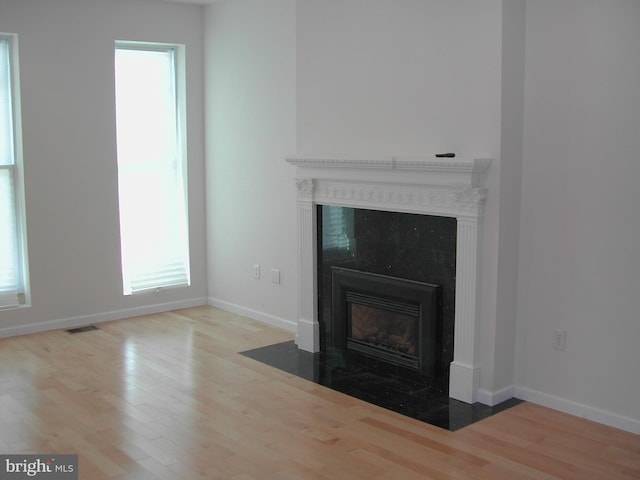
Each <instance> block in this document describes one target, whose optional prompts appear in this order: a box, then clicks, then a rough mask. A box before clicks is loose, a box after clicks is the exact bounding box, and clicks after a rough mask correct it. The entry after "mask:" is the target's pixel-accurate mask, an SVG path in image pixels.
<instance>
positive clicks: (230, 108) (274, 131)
mask: <svg viewBox="0 0 640 480" xmlns="http://www.w3.org/2000/svg"><path fill="white" fill-rule="evenodd" d="M205 12H206V14H205V20H204V21H205V29H206V41H205V44H206V55H205V57H206V59H205V64H206V85H207V108H206V110H207V118H206V119H207V128H206V139H207V143H206V151H207V222H208V223H207V236H208V276H209V297H210V298H209V300H210V303H212V304H214V305H218V306H221V307H223V308H226V309H229V310H232V311H236V312H239V313H242V314H245V315H248V316H250V317H253V318H259V319H261V320H264V321H267V322H270V323H273V324H276V325H279V326H281V327H284V328H288V329H293V328H295V320H296V316H297V314H296V311H297V310H296V309H297V288H298V287H297V278H298V274H297V262H296V258H297V257H296V255H297V242H296V210H295V198H296V196H295V185H294V181H293V179H294V177H295V169H294V168H293V167H291V166H290V165H288V164H287V163H285V161H284V158H285V156H286V155H287V154H290V153H293V152H295V88H296V83H295V1H294V0H272V1H269V2H265V1H264V0H233V1H227V2H219V3H216V4H214V5H213V6H210V7H207V8H206V9H205ZM254 264H259V265H260V267H261V277H260V279H259V280H256V279H254V278H253V271H252V270H253V265H254ZM273 268H275V269H279V270H280V272H281V283H280V284H274V283H272V281H271V269H273Z"/></svg>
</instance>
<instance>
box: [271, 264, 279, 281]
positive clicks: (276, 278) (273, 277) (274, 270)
mask: <svg viewBox="0 0 640 480" xmlns="http://www.w3.org/2000/svg"><path fill="white" fill-rule="evenodd" d="M271 281H272V282H273V283H280V270H278V269H277V268H272V269H271Z"/></svg>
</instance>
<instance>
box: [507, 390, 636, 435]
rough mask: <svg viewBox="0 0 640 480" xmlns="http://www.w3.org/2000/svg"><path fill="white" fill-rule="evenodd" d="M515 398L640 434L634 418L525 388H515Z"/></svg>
mask: <svg viewBox="0 0 640 480" xmlns="http://www.w3.org/2000/svg"><path fill="white" fill-rule="evenodd" d="M513 396H514V397H516V398H519V399H521V400H526V401H527V402H532V403H537V404H538V405H542V406H543V407H549V408H553V409H554V410H560V411H561V412H565V413H568V414H571V415H575V416H576V417H582V418H585V419H587V420H592V421H594V422H597V423H602V424H603V425H608V426H610V427H614V428H618V429H620V430H624V431H626V432H631V433H635V434H640V420H637V419H634V418H630V417H625V416H622V415H618V414H616V413H612V412H607V411H605V410H600V409H598V408H594V407H590V406H588V405H584V404H582V403H578V402H574V401H572V400H566V399H564V398H560V397H556V396H553V395H549V394H546V393H542V392H539V391H537V390H532V389H530V388H525V387H515V389H514V395H513Z"/></svg>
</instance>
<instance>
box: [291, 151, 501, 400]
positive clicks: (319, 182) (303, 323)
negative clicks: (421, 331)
mask: <svg viewBox="0 0 640 480" xmlns="http://www.w3.org/2000/svg"><path fill="white" fill-rule="evenodd" d="M287 161H288V162H289V163H291V164H293V165H295V166H296V167H297V170H298V174H297V178H296V186H297V193H298V196H297V205H298V269H299V278H300V287H299V295H298V299H299V303H298V319H297V333H296V343H297V345H298V347H299V348H300V349H302V350H306V351H310V352H317V351H320V349H321V342H322V334H323V332H322V328H321V312H322V309H323V305H321V301H322V300H319V296H318V290H319V289H320V288H322V285H321V282H320V281H319V280H318V268H320V265H319V264H318V258H317V254H318V245H317V208H318V207H319V206H325V205H329V206H344V207H350V208H359V209H369V210H377V211H388V212H402V213H412V214H418V215H429V216H436V217H446V218H451V219H454V220H455V221H456V266H455V279H454V283H455V300H454V302H455V304H454V307H453V310H454V321H453V335H452V337H453V338H452V342H453V355H452V361H451V362H448V364H447V365H446V368H447V371H448V374H449V385H448V392H449V396H450V397H451V398H454V399H457V400H461V401H463V402H467V403H474V402H476V401H477V400H478V393H479V392H478V391H479V383H480V369H481V365H480V355H479V348H478V345H479V317H480V304H479V298H478V294H477V285H478V277H479V273H480V261H479V260H480V258H479V252H480V239H481V233H480V232H481V229H482V219H483V215H484V205H485V199H486V196H487V189H486V188H485V187H484V185H485V183H486V179H487V173H488V169H489V166H490V164H491V161H490V160H485V159H473V160H468V159H460V158H453V159H433V158H396V157H392V158H347V157H333V156H310V155H305V156H300V155H298V156H295V157H290V158H287ZM373 273H385V272H373ZM391 276H396V275H395V274H393V275H391ZM401 277H402V276H401ZM408 278H410V279H411V277H408ZM435 283H437V282H435ZM445 308H446V306H445Z"/></svg>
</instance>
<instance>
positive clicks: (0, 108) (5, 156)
mask: <svg viewBox="0 0 640 480" xmlns="http://www.w3.org/2000/svg"><path fill="white" fill-rule="evenodd" d="M12 63H13V62H12V44H11V37H7V36H0V309H6V308H13V307H17V306H19V305H20V304H23V303H25V301H24V295H25V293H26V285H25V283H26V282H25V277H26V275H25V268H24V261H23V259H24V257H25V255H24V252H23V246H24V242H23V239H24V238H23V235H22V230H21V225H22V222H21V217H20V208H19V205H18V198H19V188H18V187H19V185H18V172H17V168H18V165H17V161H16V160H17V158H16V157H17V153H16V152H17V150H16V131H17V125H16V123H17V122H16V118H15V111H16V108H17V105H16V103H17V102H16V101H15V98H14V95H15V89H14V88H13V87H14V85H13V78H14V75H13V71H12V66H13V65H12Z"/></svg>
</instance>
